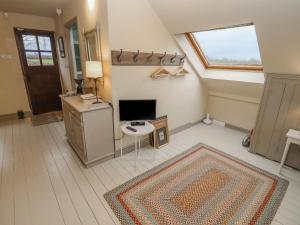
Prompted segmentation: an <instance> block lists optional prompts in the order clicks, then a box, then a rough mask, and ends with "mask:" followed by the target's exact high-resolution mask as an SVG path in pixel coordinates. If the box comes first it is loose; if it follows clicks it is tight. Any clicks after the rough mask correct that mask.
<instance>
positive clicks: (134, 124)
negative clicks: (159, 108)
mask: <svg viewBox="0 0 300 225" xmlns="http://www.w3.org/2000/svg"><path fill="white" fill-rule="evenodd" d="M130 125H131V126H145V121H133V122H130Z"/></svg>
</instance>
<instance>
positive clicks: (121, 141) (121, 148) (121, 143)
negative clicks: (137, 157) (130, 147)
mask: <svg viewBox="0 0 300 225" xmlns="http://www.w3.org/2000/svg"><path fill="white" fill-rule="evenodd" d="M122 156H123V134H122V136H121V157H122Z"/></svg>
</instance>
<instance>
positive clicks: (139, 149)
mask: <svg viewBox="0 0 300 225" xmlns="http://www.w3.org/2000/svg"><path fill="white" fill-rule="evenodd" d="M138 140H139V148H138V157H139V156H140V152H141V138H140V137H138Z"/></svg>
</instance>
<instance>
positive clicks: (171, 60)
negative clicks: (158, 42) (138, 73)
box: [111, 49, 186, 66]
mask: <svg viewBox="0 0 300 225" xmlns="http://www.w3.org/2000/svg"><path fill="white" fill-rule="evenodd" d="M111 56H112V65H121V66H126V65H127V66H130V65H134V66H159V65H161V66H182V65H183V63H184V58H185V57H186V56H185V55H179V54H178V53H174V54H167V52H164V53H155V52H153V51H152V52H151V53H149V52H141V51H140V50H137V51H124V50H123V49H120V50H118V51H111Z"/></svg>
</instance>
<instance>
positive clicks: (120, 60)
mask: <svg viewBox="0 0 300 225" xmlns="http://www.w3.org/2000/svg"><path fill="white" fill-rule="evenodd" d="M122 55H123V49H121V50H120V54H119V55H117V59H118V62H122V59H121V56H122Z"/></svg>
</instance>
